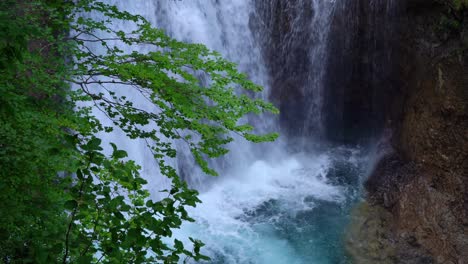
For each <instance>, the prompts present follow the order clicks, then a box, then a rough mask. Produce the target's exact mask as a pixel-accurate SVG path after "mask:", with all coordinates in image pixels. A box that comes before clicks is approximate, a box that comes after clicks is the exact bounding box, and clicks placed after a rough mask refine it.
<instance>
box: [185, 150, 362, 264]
mask: <svg viewBox="0 0 468 264" xmlns="http://www.w3.org/2000/svg"><path fill="white" fill-rule="evenodd" d="M359 155H360V154H359V153H358V152H356V151H351V150H346V151H342V150H341V151H339V153H336V152H334V153H333V152H329V153H325V154H319V155H317V154H315V155H304V154H302V155H298V156H292V157H290V158H289V159H287V160H283V161H278V162H271V163H269V162H266V161H256V162H254V163H253V164H252V165H251V166H250V167H249V168H248V169H246V170H245V171H244V173H243V174H242V175H238V177H237V178H234V177H232V176H231V177H229V179H228V180H225V181H220V182H219V183H218V184H215V185H213V187H212V188H211V189H209V190H207V191H206V192H204V193H202V194H201V199H202V201H203V204H202V205H201V206H199V207H198V208H196V209H195V210H193V211H192V214H193V215H194V216H195V219H196V220H197V222H196V223H195V224H186V225H184V226H183V228H182V230H180V231H178V234H177V235H178V236H180V237H181V238H183V236H187V235H189V236H193V237H197V238H199V239H201V240H202V241H203V242H204V243H206V244H207V245H206V247H205V248H204V250H203V251H202V252H204V253H205V254H207V255H209V256H210V257H211V258H212V261H210V262H209V263H265V264H268V263H271V264H275V263H278V264H279V263H297V264H302V263H316V264H344V263H350V260H349V259H347V257H346V256H345V255H346V254H345V252H344V248H343V235H344V232H345V228H346V225H347V222H348V215H349V211H350V208H351V207H352V205H353V204H355V202H356V201H357V199H358V197H359V193H360V191H359V189H360V187H359V186H360V182H361V179H362V176H363V175H364V173H365V168H364V164H365V162H364V160H365V159H363V158H360V157H359ZM238 172H239V171H238Z"/></svg>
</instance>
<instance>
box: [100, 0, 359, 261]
mask: <svg viewBox="0 0 468 264" xmlns="http://www.w3.org/2000/svg"><path fill="white" fill-rule="evenodd" d="M282 2H284V1H282V0H276V1H271V2H269V1H259V0H237V1H219V0H182V1H168V0H161V1H156V0H154V1H150V0H146V1H113V2H112V4H116V5H117V6H119V7H120V8H122V9H124V10H127V11H130V12H133V13H139V14H141V15H143V16H144V17H145V18H147V19H148V20H149V21H151V22H152V23H154V25H156V26H158V27H161V28H164V29H165V30H166V31H167V32H168V34H169V35H170V36H172V37H174V38H176V39H179V40H183V41H188V42H197V43H203V44H205V45H206V46H208V47H209V48H211V49H214V50H216V51H219V52H221V53H222V54H223V55H224V56H226V57H227V58H228V59H230V60H232V61H234V62H236V63H238V64H239V69H240V71H242V72H245V73H247V74H248V76H249V77H250V78H251V79H252V80H254V81H255V82H256V83H258V84H261V85H263V86H264V87H265V92H264V94H263V95H262V96H263V98H264V99H267V98H271V97H273V98H274V99H275V101H276V102H281V100H283V98H282V97H287V93H288V90H287V89H286V88H287V87H288V84H290V85H293V86H294V85H296V86H297V87H299V88H297V89H298V90H299V91H300V94H299V95H300V96H302V99H301V100H302V101H301V103H302V104H303V107H302V108H300V109H301V110H302V111H303V112H304V113H303V114H301V115H299V116H296V117H295V118H294V119H293V120H291V121H289V122H290V123H293V122H300V124H297V125H296V126H293V125H291V127H284V126H288V122H279V123H278V122H277V120H276V119H274V118H265V119H263V120H256V122H255V124H256V125H257V129H259V130H260V131H263V130H268V131H272V130H277V129H281V130H287V129H289V130H291V129H294V128H295V127H300V129H299V130H300V131H299V132H298V133H296V134H295V135H294V137H300V138H301V141H299V142H301V144H302V145H304V142H306V141H307V140H308V139H309V137H308V136H310V135H311V132H310V131H311V130H312V129H319V128H320V127H321V119H322V118H321V115H322V113H321V100H322V89H323V87H322V86H323V85H322V77H323V75H324V72H323V68H324V67H322V66H323V65H322V64H323V63H324V61H325V60H326V57H327V52H326V51H327V39H328V38H327V34H328V26H329V23H328V22H329V17H330V15H331V13H332V9H333V6H334V1H329V0H310V1H306V0H304V1H299V2H300V5H297V6H294V5H292V4H291V5H290V4H288V3H287V2H288V1H286V2H285V3H286V5H285V7H286V9H285V10H281V3H282ZM283 4H284V3H283ZM274 5H275V6H274ZM278 8H279V9H278ZM288 8H289V9H288ZM292 9H295V11H294V12H292V13H289V16H290V17H289V19H293V20H291V21H289V22H288V23H289V27H290V28H289V29H288V30H286V31H288V34H287V35H281V34H280V35H281V36H280V39H281V42H282V43H279V44H278V43H273V42H275V41H277V40H278V39H275V37H271V35H274V34H279V33H282V32H283V30H279V31H278V30H276V32H275V29H274V28H273V26H274V25H273V24H275V23H277V22H278V21H281V19H280V20H278V17H275V16H278V15H281V14H280V13H281V12H287V11H288V10H292ZM301 9H302V10H301ZM299 11H301V12H299ZM298 12H299V13H298ZM266 18H267V19H266ZM286 20H288V19H286ZM275 21H276V22H275ZM280 26H281V25H280ZM283 26H284V25H283ZM115 27H116V29H119V27H123V28H124V27H125V25H119V24H116V25H115ZM301 27H302V28H301ZM283 33H284V32H283ZM304 34H305V35H307V37H306V41H305V42H303V41H304ZM268 43H269V44H271V45H272V46H275V45H276V46H275V47H279V48H281V50H282V52H278V54H277V56H288V54H287V53H288V52H290V51H291V52H294V51H295V50H296V49H298V48H299V47H300V48H301V50H307V51H306V52H305V53H304V54H303V55H304V56H305V58H301V55H300V54H302V53H300V52H299V53H298V54H295V55H294V56H291V57H290V58H286V60H285V62H286V63H285V64H284V65H283V66H284V67H285V68H284V69H282V74H279V75H275V73H274V72H275V70H276V69H280V68H281V67H280V65H278V63H281V61H282V59H284V58H276V57H275V58H272V57H271V56H274V55H273V54H274V52H273V51H272V50H271V47H267V46H266V45H268ZM95 48H96V49H97V47H95ZM122 48H124V49H125V47H122ZM299 58H301V59H303V60H302V62H301V63H298V62H295V61H294V60H295V59H299ZM294 63H297V64H298V65H297V67H300V68H298V69H296V71H301V69H305V70H306V72H305V73H300V74H299V75H300V76H301V78H302V79H301V78H297V79H295V80H294V79H289V80H288V82H286V83H282V85H284V86H285V87H281V89H283V91H282V93H283V95H282V96H277V95H274V93H275V91H274V89H277V86H278V83H279V81H280V80H279V79H281V78H280V77H281V76H283V77H285V75H286V74H288V73H292V74H296V73H295V70H294V69H293V68H287V67H292V66H293V65H294ZM273 64H275V65H273ZM302 67H303V68H302ZM273 75H275V76H273ZM299 75H294V76H296V77H297V76H299ZM297 83H300V84H299V85H298V84H297ZM294 92H295V91H291V93H294ZM284 93H286V95H284ZM127 97H128V98H129V99H130V100H133V101H134V102H135V103H136V104H137V105H142V107H143V108H145V106H144V104H145V100H144V99H143V98H140V97H139V96H136V95H132V94H131V93H129V94H127ZM285 100H286V99H285ZM291 102H292V103H291ZM286 106H289V107H291V108H292V107H293V106H294V102H293V101H290V102H288V104H286ZM145 109H146V108H145ZM149 110H153V111H158V110H157V109H149ZM281 110H282V111H283V112H285V114H284V115H283V119H284V116H286V117H288V113H296V112H295V111H291V112H288V108H287V107H281ZM289 116H290V115H289ZM280 119H281V118H280ZM286 121H287V120H286ZM285 134H286V135H288V134H289V133H285ZM114 137H115V138H114V139H113V140H110V141H117V142H120V143H121V144H124V145H125V144H127V146H126V147H125V148H126V149H127V151H128V152H129V156H130V157H131V158H133V159H135V160H136V161H137V163H139V164H140V165H142V173H143V175H145V177H147V178H148V180H149V188H150V189H151V191H152V192H153V194H154V197H157V193H158V191H159V190H161V189H164V188H165V187H166V186H165V185H166V183H165V182H164V179H163V178H162V177H154V175H155V174H158V173H157V171H158V169H157V167H156V166H155V164H154V162H152V155H151V154H150V153H149V151H147V150H145V149H146V147H145V143H144V142H130V143H129V141H128V140H126V139H125V137H124V136H123V135H119V134H115V136H114ZM315 138H317V137H315ZM309 140H310V139H309ZM125 142H127V143H125ZM297 142H298V141H295V140H294V141H293V140H290V139H289V138H288V137H287V136H283V137H282V138H280V140H278V141H277V142H275V143H271V144H264V145H254V144H251V143H248V142H246V141H242V140H238V141H236V142H235V143H234V144H232V145H231V146H230V150H231V151H230V153H229V154H228V155H227V156H226V157H225V158H223V159H222V160H221V161H219V162H216V163H215V164H214V167H215V168H216V169H217V170H218V172H219V173H220V175H221V176H220V177H219V178H216V179H210V178H209V176H206V175H203V174H202V173H201V171H200V170H199V169H197V168H196V166H195V165H194V163H193V162H191V158H190V154H189V153H188V154H186V153H184V151H183V150H184V146H180V147H179V153H178V158H177V164H176V167H177V168H178V170H179V173H180V174H181V175H182V176H183V177H184V179H186V180H187V181H188V182H189V183H190V184H191V185H192V187H195V188H197V189H199V190H200V191H201V195H200V199H201V200H202V201H203V203H202V204H201V205H199V206H198V207H197V208H195V209H193V210H192V209H191V210H190V212H189V213H190V214H191V216H192V217H193V218H195V219H196V222H195V223H186V224H184V225H183V226H182V228H181V229H180V230H175V233H174V236H176V237H178V238H179V239H181V240H183V239H185V238H186V237H188V236H191V237H196V238H198V239H201V240H202V241H203V242H204V243H205V244H206V246H205V247H204V248H203V253H204V254H207V255H209V256H210V257H211V258H212V261H211V262H212V263H317V264H327V263H347V260H346V258H345V256H344V253H343V252H344V250H343V246H342V242H341V238H342V237H341V234H342V231H343V229H344V226H345V224H346V215H347V210H348V208H349V205H350V204H351V202H352V201H353V199H355V198H356V197H357V195H356V193H357V190H358V187H357V186H359V177H360V176H361V175H362V174H363V173H364V171H365V168H364V165H363V164H365V160H366V159H365V158H363V157H362V155H361V154H360V153H359V151H358V150H353V149H347V148H334V149H332V150H327V151H321V152H318V151H314V150H310V149H307V151H305V149H304V148H303V147H302V145H299V146H298V145H294V144H297ZM293 150H294V151H293ZM185 242H188V241H185Z"/></svg>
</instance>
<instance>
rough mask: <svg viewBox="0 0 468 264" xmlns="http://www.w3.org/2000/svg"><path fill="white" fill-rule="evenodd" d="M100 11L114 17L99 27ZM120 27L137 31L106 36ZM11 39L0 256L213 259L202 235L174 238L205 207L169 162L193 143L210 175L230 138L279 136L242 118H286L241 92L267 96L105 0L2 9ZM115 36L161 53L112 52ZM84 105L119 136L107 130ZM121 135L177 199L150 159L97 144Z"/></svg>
mask: <svg viewBox="0 0 468 264" xmlns="http://www.w3.org/2000/svg"><path fill="white" fill-rule="evenodd" d="M90 12H94V14H96V13H100V14H101V18H102V20H100V21H96V20H93V19H91V18H90V16H89V14H90ZM94 17H95V16H94ZM114 20H124V21H126V23H134V24H135V25H137V27H136V28H137V29H136V30H134V31H132V32H120V31H119V32H115V31H113V30H112V29H110V28H109V27H108V25H109V24H111V23H112V21H114ZM70 32H72V33H71V36H70V34H69V33H70ZM103 33H105V34H106V37H99V36H102V35H103ZM0 34H1V38H0V74H1V78H0V94H1V97H0V120H1V126H0V164H1V168H0V173H1V178H0V199H1V201H2V203H0V241H1V244H0V258H1V261H3V262H5V263H58V262H59V263H95V262H100V263H155V262H157V263H159V262H161V263H174V262H177V261H183V260H187V259H189V258H192V259H195V260H202V259H207V257H206V256H203V255H202V254H201V252H200V248H201V247H202V246H203V243H202V242H200V241H198V240H196V239H192V238H191V239H190V241H191V242H192V245H184V244H182V242H181V241H178V240H174V241H173V243H168V242H167V241H168V240H169V239H170V237H171V235H172V230H173V229H175V228H179V227H180V225H181V224H182V222H183V221H193V219H192V218H190V216H189V215H188V213H187V211H186V209H185V208H186V206H196V204H197V203H199V202H200V201H199V200H198V198H197V194H198V193H197V191H195V190H192V189H190V188H188V186H187V184H186V183H185V182H183V181H182V180H181V179H180V178H179V176H178V175H177V172H176V170H175V169H174V168H172V167H171V166H169V165H168V164H166V160H167V159H168V158H173V157H175V156H176V155H177V149H176V148H175V146H174V145H173V143H171V142H174V141H177V140H182V141H184V142H186V143H187V144H188V146H189V147H190V150H191V151H192V153H193V156H194V159H195V160H196V161H197V162H198V164H199V165H200V166H201V168H202V169H203V170H204V171H205V172H206V173H207V174H212V175H216V172H215V171H213V170H212V169H211V168H209V167H208V163H207V161H206V159H207V158H214V157H219V156H221V155H223V154H225V153H227V151H228V150H227V149H226V148H225V145H226V144H227V143H229V142H231V141H233V138H232V137H231V135H230V133H232V132H234V133H237V134H239V135H242V136H243V137H244V138H246V139H247V140H250V141H253V142H264V141H271V140H274V139H275V138H276V137H277V135H276V134H274V133H273V134H267V135H257V134H255V133H253V132H252V131H253V126H251V125H249V124H247V123H241V118H242V117H244V116H246V115H248V114H261V113H263V112H273V113H276V112H277V110H276V109H275V108H274V107H273V106H272V105H270V104H268V103H265V102H263V101H262V100H257V99H251V98H250V97H248V96H247V95H245V94H239V93H237V92H235V91H234V89H238V88H243V89H245V90H247V91H253V92H258V91H260V90H261V87H259V86H257V85H255V84H254V83H252V82H250V81H249V80H248V79H247V78H246V76H245V75H244V74H241V73H239V72H238V71H237V70H236V65H235V64H233V63H231V62H228V61H226V60H224V59H223V58H221V56H220V55H219V54H217V53H216V52H213V51H210V50H208V49H207V48H206V47H204V46H203V45H199V44H187V43H182V42H178V41H176V40H174V39H171V38H169V37H168V36H166V35H165V34H164V32H163V31H162V30H159V29H155V28H153V27H151V25H150V24H149V23H148V22H147V21H146V20H145V19H143V18H142V17H140V16H135V15H131V14H129V13H126V12H121V11H119V10H118V9H117V8H115V7H113V6H108V5H106V4H103V3H100V2H97V1H93V0H82V1H78V2H77V3H73V1H58V0H55V1H45V0H43V1H26V3H22V2H21V1H2V2H0ZM111 40H112V41H111ZM115 41H119V42H121V43H126V44H127V45H129V46H138V45H141V44H145V45H146V46H153V47H154V48H153V51H151V52H147V53H138V52H133V53H130V54H128V53H124V52H123V51H122V50H120V49H118V48H117V47H115V46H112V44H111V43H114V42H115ZM88 43H100V44H101V45H102V47H103V52H101V53H93V52H92V51H91V50H90V49H87V48H86V45H88ZM201 73H203V74H205V75H206V76H207V77H208V79H209V81H208V82H207V83H205V84H201V83H200V81H199V79H198V78H197V77H196V76H198V75H199V74H201ZM103 77H106V78H103ZM70 83H73V84H75V85H76V87H77V89H76V90H71V89H69V84H70ZM117 83H118V84H121V85H122V86H119V89H131V91H132V93H136V94H141V96H145V97H146V98H147V100H148V103H149V104H153V105H154V106H155V107H157V108H159V109H160V110H161V111H159V112H157V113H153V112H149V111H147V110H145V109H139V108H136V107H134V106H133V103H132V102H131V101H129V100H127V99H126V98H125V96H122V95H121V94H119V93H118V91H116V86H115V84H117ZM123 87H125V88H123ZM83 101H85V102H88V105H90V104H92V105H94V107H96V108H98V109H100V110H101V111H103V112H104V113H106V115H107V116H108V118H109V119H111V120H112V122H113V123H114V125H115V127H105V126H103V125H102V124H101V123H100V121H99V120H98V119H97V118H96V117H94V116H93V114H92V111H91V108H90V107H84V106H83V105H85V104H83V103H82V102H83ZM148 124H157V128H155V126H148ZM114 128H116V129H121V130H122V131H124V132H125V134H126V135H127V136H128V137H129V138H141V139H145V140H146V141H147V142H148V147H149V148H150V149H151V150H152V152H153V154H154V158H155V162H157V164H158V165H159V167H160V170H161V173H162V174H164V175H165V176H166V177H168V178H170V179H171V180H172V187H171V188H170V190H163V192H166V193H167V197H166V198H164V199H162V200H152V199H150V197H149V193H148V191H147V190H145V188H144V186H145V184H146V180H145V179H143V178H142V177H141V176H140V174H139V166H138V164H136V163H135V162H134V161H132V160H131V159H132V157H127V155H128V154H127V153H126V152H125V151H124V150H122V149H119V146H118V144H117V143H118V142H114V143H111V145H110V149H112V153H111V154H109V155H106V154H105V153H104V151H103V147H107V146H102V142H101V140H100V139H99V138H97V137H96V136H95V135H96V133H97V132H108V133H112V131H113V129H114Z"/></svg>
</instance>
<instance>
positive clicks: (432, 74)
mask: <svg viewBox="0 0 468 264" xmlns="http://www.w3.org/2000/svg"><path fill="white" fill-rule="evenodd" d="M428 2H431V5H429V4H428ZM407 3H408V5H407V6H406V7H407V9H406V10H405V16H404V19H405V21H404V23H405V25H411V26H408V27H407V28H406V29H404V30H402V31H401V34H400V36H399V38H398V40H399V41H400V43H401V52H402V57H401V58H402V60H401V61H400V63H399V72H400V75H401V78H402V81H403V82H402V87H401V89H402V91H403V93H402V96H401V98H400V99H398V100H399V101H401V105H402V106H403V107H402V112H401V113H398V112H394V113H393V119H394V120H396V122H394V123H393V128H394V131H395V133H394V137H393V148H394V150H395V152H394V153H392V154H390V155H388V156H386V157H384V158H383V159H382V160H381V161H380V162H379V163H378V164H377V166H376V168H375V170H374V172H373V173H372V175H371V176H370V178H369V180H368V182H367V183H366V189H367V191H368V200H369V201H370V202H372V203H373V204H375V205H378V206H381V207H383V208H386V210H388V211H389V212H391V214H392V216H393V219H394V220H393V222H394V223H393V224H394V230H393V231H392V235H393V236H394V237H395V241H396V243H397V246H398V248H399V250H398V254H397V257H398V258H403V259H404V256H405V254H406V255H408V254H409V253H408V252H411V251H413V250H414V249H415V248H422V249H424V250H425V251H427V254H428V256H430V257H431V258H432V259H433V261H434V263H454V264H458V263H466V261H467V260H468V189H467V188H468V186H467V185H468V162H467V161H468V135H467V128H468V122H467V120H468V111H467V110H468V109H467V102H468V51H467V49H466V43H463V39H462V37H461V34H459V33H453V32H452V33H451V34H450V35H447V34H445V33H444V35H443V36H440V35H439V34H440V33H438V32H436V31H435V30H434V29H435V28H436V26H435V25H437V22H438V21H439V20H440V18H441V16H442V14H444V10H445V8H444V7H443V6H441V5H438V4H437V3H435V2H432V1H427V2H426V1H415V0H411V1H408V2H407ZM464 19H465V21H468V18H467V17H465V18H464ZM465 27H466V26H465ZM464 30H465V29H462V30H460V32H464ZM408 239H409V241H410V242H411V241H412V242H411V243H407V242H405V241H407V240H408ZM400 263H406V262H404V261H403V262H400Z"/></svg>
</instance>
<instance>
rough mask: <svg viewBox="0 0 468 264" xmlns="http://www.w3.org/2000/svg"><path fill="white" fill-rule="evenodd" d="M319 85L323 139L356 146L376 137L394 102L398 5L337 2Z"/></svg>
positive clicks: (363, 0)
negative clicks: (325, 61)
mask: <svg viewBox="0 0 468 264" xmlns="http://www.w3.org/2000/svg"><path fill="white" fill-rule="evenodd" d="M336 5H337V6H336V10H335V12H334V16H333V18H332V21H331V26H332V28H331V32H330V38H329V41H328V45H329V47H328V49H329V54H331V56H329V59H328V63H327V64H326V67H327V70H326V74H327V75H326V77H325V83H324V87H325V89H324V106H323V111H324V113H326V114H325V118H324V126H325V131H326V132H325V134H326V135H327V137H328V138H329V139H330V140H332V141H338V142H342V143H356V142H360V141H363V140H366V139H368V138H369V137H375V136H377V135H378V134H379V133H380V132H381V131H382V129H383V127H384V125H385V123H386V120H387V119H388V115H389V113H390V112H391V111H392V110H391V108H392V106H393V105H394V100H395V98H398V96H400V94H401V92H400V91H399V89H400V87H401V85H400V82H401V80H400V78H399V76H398V74H397V70H398V68H397V63H398V61H399V46H398V42H397V36H398V35H397V34H398V33H399V25H400V19H401V15H400V13H401V10H400V5H399V3H398V1H389V0H377V1H368V0H358V1H338V2H337V3H336Z"/></svg>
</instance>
